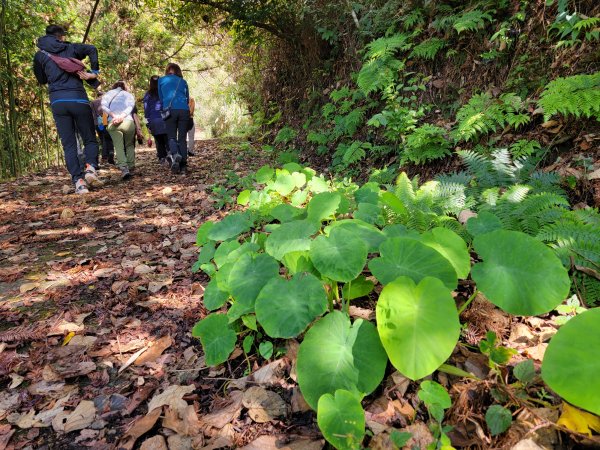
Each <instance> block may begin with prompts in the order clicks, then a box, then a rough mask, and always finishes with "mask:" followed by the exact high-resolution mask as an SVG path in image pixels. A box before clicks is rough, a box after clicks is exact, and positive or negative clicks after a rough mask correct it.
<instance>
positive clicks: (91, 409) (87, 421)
mask: <svg viewBox="0 0 600 450" xmlns="http://www.w3.org/2000/svg"><path fill="white" fill-rule="evenodd" d="M95 417H96V407H95V406H94V402H92V401H89V400H82V401H81V402H79V405H77V408H75V411H73V412H72V413H71V414H69V417H68V418H67V421H66V422H65V433H69V432H71V431H75V430H82V429H84V428H87V427H88V426H90V425H91V424H92V422H93V421H94V418H95Z"/></svg>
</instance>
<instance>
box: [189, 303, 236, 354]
mask: <svg viewBox="0 0 600 450" xmlns="http://www.w3.org/2000/svg"><path fill="white" fill-rule="evenodd" d="M192 336H194V337H197V338H200V342H201V343H202V348H203V350H204V357H205V362H206V365H207V366H216V365H217V364H221V363H223V362H225V361H227V358H229V355H230V354H231V352H232V351H233V349H234V348H235V343H236V341H237V336H236V334H235V331H233V329H232V328H231V327H230V326H229V321H228V320H227V316H226V315H225V314H211V315H209V316H206V317H205V318H204V319H202V320H201V321H200V322H198V323H196V325H194V328H193V329H192Z"/></svg>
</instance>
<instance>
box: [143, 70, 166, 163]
mask: <svg viewBox="0 0 600 450" xmlns="http://www.w3.org/2000/svg"><path fill="white" fill-rule="evenodd" d="M143 102H144V117H145V118H146V124H147V127H148V130H150V133H151V134H152V136H154V142H156V157H157V158H158V162H159V164H161V165H164V164H165V163H166V157H167V127H166V125H165V121H164V120H163V118H162V116H161V115H160V111H161V110H162V105H161V103H160V99H159V98H158V75H152V76H151V77H150V82H149V84H148V91H147V92H146V95H144V100H143Z"/></svg>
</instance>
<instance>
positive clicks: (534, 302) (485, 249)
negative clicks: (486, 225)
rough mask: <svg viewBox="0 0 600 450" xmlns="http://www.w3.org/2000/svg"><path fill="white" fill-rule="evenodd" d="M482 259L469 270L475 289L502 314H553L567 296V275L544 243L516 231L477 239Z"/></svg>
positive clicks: (497, 232)
mask: <svg viewBox="0 0 600 450" xmlns="http://www.w3.org/2000/svg"><path fill="white" fill-rule="evenodd" d="M473 246H474V247H475V250H476V251H477V253H478V254H479V256H480V257H481V258H482V259H483V262H482V263H479V264H475V265H474V266H473V268H472V269H471V276H472V277H473V280H475V282H476V283H477V289H479V290H480V291H481V292H483V294H484V295H485V296H486V297H487V298H488V299H489V300H490V301H491V302H492V303H494V304H495V305H496V306H498V307H500V308H502V309H503V310H504V311H506V312H508V313H511V314H516V315H527V316H535V315H538V314H544V313H547V312H549V311H552V310H553V309H554V308H556V307H557V306H558V305H559V304H560V303H561V302H562V301H563V300H564V299H565V298H566V297H567V294H568V293H569V287H570V285H571V282H570V280H569V274H568V273H567V269H565V268H564V267H563V265H562V263H561V262H560V259H558V257H557V256H556V255H555V254H554V252H553V251H552V250H551V249H550V248H549V247H547V246H546V245H545V244H544V243H543V242H540V241H538V240H536V239H534V238H532V237H531V236H528V235H526V234H524V233H520V232H518V231H507V230H497V231H492V232H491V233H486V234H482V235H479V236H476V237H475V239H474V241H473Z"/></svg>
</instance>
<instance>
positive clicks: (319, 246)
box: [310, 228, 367, 281]
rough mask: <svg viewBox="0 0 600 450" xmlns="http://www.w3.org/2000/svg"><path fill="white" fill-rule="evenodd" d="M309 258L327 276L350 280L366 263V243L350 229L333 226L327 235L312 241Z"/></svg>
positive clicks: (337, 279)
mask: <svg viewBox="0 0 600 450" xmlns="http://www.w3.org/2000/svg"><path fill="white" fill-rule="evenodd" d="M310 259H311V260H312V262H313V264H314V266H315V268H316V269H317V270H318V271H319V272H320V273H321V274H323V275H324V276H326V277H327V278H330V279H332V280H336V281H351V280H354V279H355V278H356V277H357V276H358V275H360V273H361V272H362V270H363V268H364V267H365V264H366V263H367V244H365V241H363V240H362V239H361V238H359V237H358V236H357V235H356V234H354V233H353V232H351V231H348V230H345V229H343V228H334V229H333V230H331V233H330V234H329V237H325V236H319V237H317V238H316V239H315V240H314V241H313V242H312V244H311V245H310Z"/></svg>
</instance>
